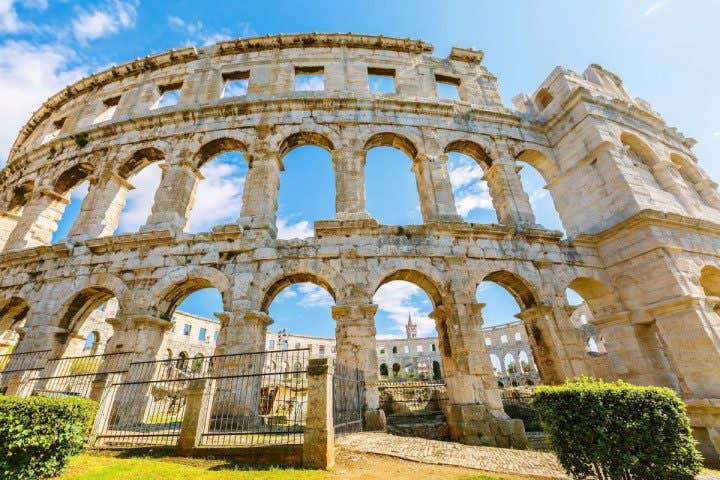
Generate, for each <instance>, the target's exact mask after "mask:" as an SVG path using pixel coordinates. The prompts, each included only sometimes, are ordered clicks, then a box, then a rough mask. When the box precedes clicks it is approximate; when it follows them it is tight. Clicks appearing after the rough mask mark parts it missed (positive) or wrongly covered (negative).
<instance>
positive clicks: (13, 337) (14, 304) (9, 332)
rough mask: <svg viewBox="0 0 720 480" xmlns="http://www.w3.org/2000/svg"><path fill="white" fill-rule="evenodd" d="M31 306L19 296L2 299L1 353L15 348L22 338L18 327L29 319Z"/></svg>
mask: <svg viewBox="0 0 720 480" xmlns="http://www.w3.org/2000/svg"><path fill="white" fill-rule="evenodd" d="M29 311H30V306H29V305H28V303H27V302H26V301H25V300H24V299H23V298H22V297H19V296H15V295H13V296H10V297H7V298H5V299H3V300H2V301H0V354H3V353H5V352H6V349H7V348H14V347H15V345H16V344H17V342H18V340H20V337H21V335H20V332H17V331H16V328H18V327H20V326H22V323H23V322H24V321H26V320H27V315H28V312H29Z"/></svg>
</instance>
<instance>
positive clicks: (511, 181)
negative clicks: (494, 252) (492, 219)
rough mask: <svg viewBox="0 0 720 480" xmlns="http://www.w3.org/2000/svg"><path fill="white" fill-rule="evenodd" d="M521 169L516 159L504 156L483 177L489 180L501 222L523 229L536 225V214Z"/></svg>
mask: <svg viewBox="0 0 720 480" xmlns="http://www.w3.org/2000/svg"><path fill="white" fill-rule="evenodd" d="M519 171H520V168H519V167H518V165H517V164H516V163H515V160H514V159H513V158H512V157H510V156H504V157H501V158H499V159H497V160H494V161H493V162H492V165H490V167H489V168H488V169H487V170H485V176H484V177H483V179H484V180H485V181H486V182H487V185H488V189H489V190H490V196H491V197H492V201H493V206H494V207H495V212H496V213H497V217H498V221H499V222H500V224H502V225H507V226H509V227H515V228H518V229H523V228H525V227H531V226H534V225H535V215H534V214H533V211H532V207H531V206H530V197H528V194H527V192H526V191H525V190H524V189H523V186H522V182H521V181H520V175H519V174H518V172H519Z"/></svg>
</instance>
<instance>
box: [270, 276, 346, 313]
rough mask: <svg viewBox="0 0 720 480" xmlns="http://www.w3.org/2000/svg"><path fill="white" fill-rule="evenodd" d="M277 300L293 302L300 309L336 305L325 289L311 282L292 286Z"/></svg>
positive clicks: (281, 293)
mask: <svg viewBox="0 0 720 480" xmlns="http://www.w3.org/2000/svg"><path fill="white" fill-rule="evenodd" d="M275 300H279V301H282V302H285V301H292V302H295V304H296V305H297V306H298V307H300V308H329V307H331V306H332V305H334V304H335V301H334V300H333V298H332V296H330V294H329V293H328V292H327V291H326V290H325V289H324V288H322V287H320V286H318V285H315V284H314V283H309V282H304V283H296V284H294V285H290V286H289V287H287V288H285V289H284V290H283V291H282V292H280V293H279V294H278V296H277V297H275Z"/></svg>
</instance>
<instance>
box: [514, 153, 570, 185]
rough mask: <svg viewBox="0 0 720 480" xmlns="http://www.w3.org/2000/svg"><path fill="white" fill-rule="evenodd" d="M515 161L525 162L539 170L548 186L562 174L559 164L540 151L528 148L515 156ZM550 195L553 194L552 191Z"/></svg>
mask: <svg viewBox="0 0 720 480" xmlns="http://www.w3.org/2000/svg"><path fill="white" fill-rule="evenodd" d="M515 159H516V160H518V161H521V162H525V163H527V164H528V165H530V166H531V167H533V168H534V169H535V170H537V171H538V172H539V173H540V175H542V177H543V179H544V180H545V183H546V184H549V183H551V182H552V181H553V180H554V179H555V178H556V177H557V176H558V174H559V173H560V172H559V169H558V166H557V164H556V163H555V162H554V161H553V160H552V159H551V158H550V157H549V156H547V155H546V154H545V153H543V152H541V151H540V150H535V149H532V148H526V149H524V150H522V151H520V153H518V154H517V155H516V156H515ZM550 193H552V191H551V192H550Z"/></svg>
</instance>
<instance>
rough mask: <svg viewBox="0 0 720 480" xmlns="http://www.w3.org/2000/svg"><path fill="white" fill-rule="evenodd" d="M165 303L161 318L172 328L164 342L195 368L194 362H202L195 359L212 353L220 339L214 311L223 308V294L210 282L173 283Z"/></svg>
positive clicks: (218, 324) (189, 366) (200, 363)
mask: <svg viewBox="0 0 720 480" xmlns="http://www.w3.org/2000/svg"><path fill="white" fill-rule="evenodd" d="M166 302H167V303H164V308H165V310H164V311H163V313H162V314H161V318H165V319H167V320H169V321H170V322H171V327H170V330H169V331H168V332H167V333H166V338H165V343H166V344H168V345H175V346H178V347H179V348H181V349H182V351H184V352H185V354H186V355H187V358H192V359H193V360H192V362H189V363H188V368H192V369H193V371H195V370H194V368H195V366H196V365H197V364H199V365H202V360H198V359H202V358H205V357H210V356H212V355H213V354H214V353H215V349H216V347H217V344H218V340H219V339H220V330H221V325H220V322H219V321H218V318H217V317H216V316H215V314H216V313H218V312H223V311H224V307H223V298H222V294H221V293H220V291H219V290H218V289H217V288H215V287H214V286H211V284H210V282H209V281H197V280H196V281H188V282H186V284H185V285H182V284H181V285H178V286H176V287H175V292H171V293H170V294H169V295H168V296H167V297H166ZM198 368H200V367H198Z"/></svg>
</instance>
